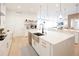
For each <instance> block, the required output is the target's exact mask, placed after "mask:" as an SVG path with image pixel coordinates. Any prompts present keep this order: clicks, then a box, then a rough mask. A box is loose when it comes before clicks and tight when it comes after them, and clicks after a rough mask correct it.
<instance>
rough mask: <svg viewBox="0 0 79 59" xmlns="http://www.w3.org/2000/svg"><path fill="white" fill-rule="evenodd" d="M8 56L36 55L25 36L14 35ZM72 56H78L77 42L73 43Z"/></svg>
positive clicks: (78, 47) (78, 45) (78, 46)
mask: <svg viewBox="0 0 79 59" xmlns="http://www.w3.org/2000/svg"><path fill="white" fill-rule="evenodd" d="M9 56H37V53H36V52H35V51H34V49H33V48H32V47H31V46H29V44H28V40H27V37H15V38H13V41H12V46H11V49H10V52H9ZM74 56H79V44H74Z"/></svg>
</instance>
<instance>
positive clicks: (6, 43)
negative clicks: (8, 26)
mask: <svg viewBox="0 0 79 59" xmlns="http://www.w3.org/2000/svg"><path fill="white" fill-rule="evenodd" d="M11 42H12V34H11V33H8V34H7V36H6V38H5V39H4V40H3V41H0V56H7V55H8V54H9V50H10V46H11Z"/></svg>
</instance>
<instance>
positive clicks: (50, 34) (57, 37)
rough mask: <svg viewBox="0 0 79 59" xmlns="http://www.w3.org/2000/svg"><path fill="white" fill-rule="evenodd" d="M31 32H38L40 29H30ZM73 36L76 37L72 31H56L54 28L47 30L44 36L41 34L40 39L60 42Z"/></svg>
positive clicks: (54, 42)
mask: <svg viewBox="0 0 79 59" xmlns="http://www.w3.org/2000/svg"><path fill="white" fill-rule="evenodd" d="M29 32H31V33H36V32H39V31H38V30H37V29H32V30H29ZM71 37H73V38H74V34H72V33H70V32H62V31H54V30H52V31H48V30H47V31H46V33H45V34H44V35H43V36H39V38H40V39H43V40H45V41H47V42H49V43H51V44H57V43H60V42H62V41H64V40H67V39H69V38H71Z"/></svg>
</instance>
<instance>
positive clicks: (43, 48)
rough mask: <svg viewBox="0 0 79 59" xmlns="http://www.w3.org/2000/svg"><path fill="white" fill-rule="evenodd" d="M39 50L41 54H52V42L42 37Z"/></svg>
mask: <svg viewBox="0 0 79 59" xmlns="http://www.w3.org/2000/svg"><path fill="white" fill-rule="evenodd" d="M39 50H40V52H39V55H40V56H50V44H49V43H48V42H46V41H44V40H42V39H40V46H39Z"/></svg>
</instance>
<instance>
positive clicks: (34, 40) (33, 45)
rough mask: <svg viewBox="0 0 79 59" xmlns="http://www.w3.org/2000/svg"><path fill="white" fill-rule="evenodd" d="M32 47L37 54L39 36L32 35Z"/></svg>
mask: <svg viewBox="0 0 79 59" xmlns="http://www.w3.org/2000/svg"><path fill="white" fill-rule="evenodd" d="M32 47H33V48H34V49H35V51H36V52H37V53H38V52H39V36H37V35H34V34H33V35H32Z"/></svg>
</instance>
